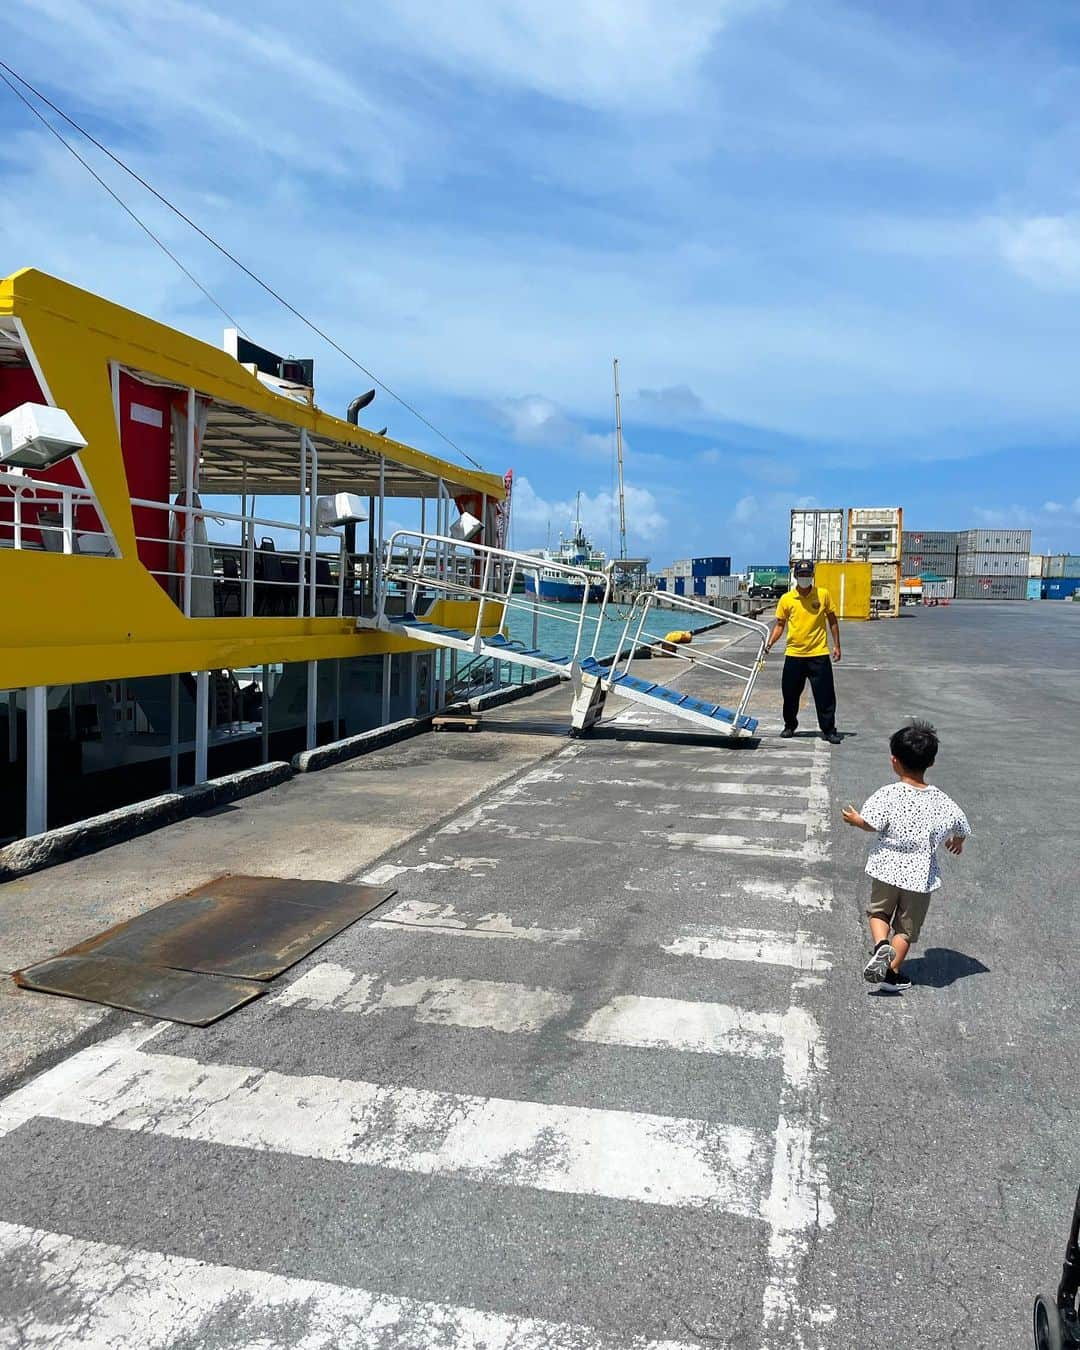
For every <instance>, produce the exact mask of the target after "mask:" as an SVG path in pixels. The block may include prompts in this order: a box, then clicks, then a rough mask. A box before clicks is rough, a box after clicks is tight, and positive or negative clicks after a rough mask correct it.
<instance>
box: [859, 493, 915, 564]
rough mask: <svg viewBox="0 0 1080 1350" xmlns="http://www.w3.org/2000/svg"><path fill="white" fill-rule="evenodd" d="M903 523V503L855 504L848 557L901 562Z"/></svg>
mask: <svg viewBox="0 0 1080 1350" xmlns="http://www.w3.org/2000/svg"><path fill="white" fill-rule="evenodd" d="M903 523H904V512H903V509H902V508H901V507H899V506H853V507H852V508H851V510H850V511H849V512H848V528H847V556H848V557H849V558H852V559H855V560H857V561H862V562H874V561H878V562H886V561H894V560H897V561H898V560H899V558H900V550H901V533H902V529H903Z"/></svg>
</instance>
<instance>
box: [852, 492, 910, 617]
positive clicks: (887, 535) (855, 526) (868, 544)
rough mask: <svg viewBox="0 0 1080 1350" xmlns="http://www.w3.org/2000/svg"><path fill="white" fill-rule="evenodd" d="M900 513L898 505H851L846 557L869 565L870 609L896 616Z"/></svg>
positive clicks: (898, 594)
mask: <svg viewBox="0 0 1080 1350" xmlns="http://www.w3.org/2000/svg"><path fill="white" fill-rule="evenodd" d="M903 529H904V510H903V507H900V506H853V507H852V508H851V510H850V511H849V512H848V527H847V557H848V560H849V561H850V562H868V563H869V564H870V566H871V588H870V603H871V610H872V612H873V613H875V614H879V615H882V616H883V617H889V618H895V617H896V616H897V614H899V613H900V559H901V551H902V548H903Z"/></svg>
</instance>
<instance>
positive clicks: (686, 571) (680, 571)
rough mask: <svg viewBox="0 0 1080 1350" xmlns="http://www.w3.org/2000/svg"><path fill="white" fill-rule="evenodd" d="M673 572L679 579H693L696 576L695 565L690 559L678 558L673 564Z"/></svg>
mask: <svg viewBox="0 0 1080 1350" xmlns="http://www.w3.org/2000/svg"><path fill="white" fill-rule="evenodd" d="M671 570H672V571H673V572H674V574H675V575H676V576H677V577H692V576H693V575H694V565H693V563H692V562H691V561H690V559H689V558H677V559H676V560H675V562H674V563H672V565H671Z"/></svg>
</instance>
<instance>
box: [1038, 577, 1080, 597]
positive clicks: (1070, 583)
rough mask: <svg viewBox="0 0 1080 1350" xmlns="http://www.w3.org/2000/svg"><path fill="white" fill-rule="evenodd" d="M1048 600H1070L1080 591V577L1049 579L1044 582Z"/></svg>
mask: <svg viewBox="0 0 1080 1350" xmlns="http://www.w3.org/2000/svg"><path fill="white" fill-rule="evenodd" d="M1043 586H1045V588H1046V590H1045V596H1046V599H1047V600H1069V599H1071V598H1072V595H1073V592H1074V591H1080V577H1047V578H1046V579H1045V580H1044V581H1043Z"/></svg>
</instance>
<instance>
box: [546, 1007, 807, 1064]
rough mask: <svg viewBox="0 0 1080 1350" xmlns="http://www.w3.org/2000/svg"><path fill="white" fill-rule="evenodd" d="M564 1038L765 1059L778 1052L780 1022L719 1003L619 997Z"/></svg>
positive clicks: (772, 1015) (777, 1017)
mask: <svg viewBox="0 0 1080 1350" xmlns="http://www.w3.org/2000/svg"><path fill="white" fill-rule="evenodd" d="M570 1037H571V1039H572V1040H576V1041H586V1042H588V1043H589V1044H592V1045H630V1046H639V1047H642V1048H645V1049H650V1050H679V1051H692V1052H695V1053H697V1054H706V1055H738V1056H740V1057H742V1058H744V1059H766V1058H768V1057H769V1056H772V1055H776V1054H778V1053H779V1046H780V1042H781V1037H782V1019H781V1017H780V1015H779V1014H778V1013H758V1012H749V1011H747V1010H746V1009H745V1008H731V1007H728V1006H727V1005H726V1004H723V1003H704V1002H702V1003H699V1002H692V1001H689V1000H687V999H678V998H645V997H641V996H639V995H636V994H620V995H618V996H617V997H615V998H613V999H612V1000H611V1002H610V1003H607V1004H605V1005H604V1007H602V1008H599V1009H597V1011H596V1012H594V1013H593V1015H592V1016H591V1017H590V1018H589V1020H588V1021H587V1022H586V1023H585V1025H584V1026H583V1027H581V1028H580V1029H579V1030H578V1031H572V1032H570Z"/></svg>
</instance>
